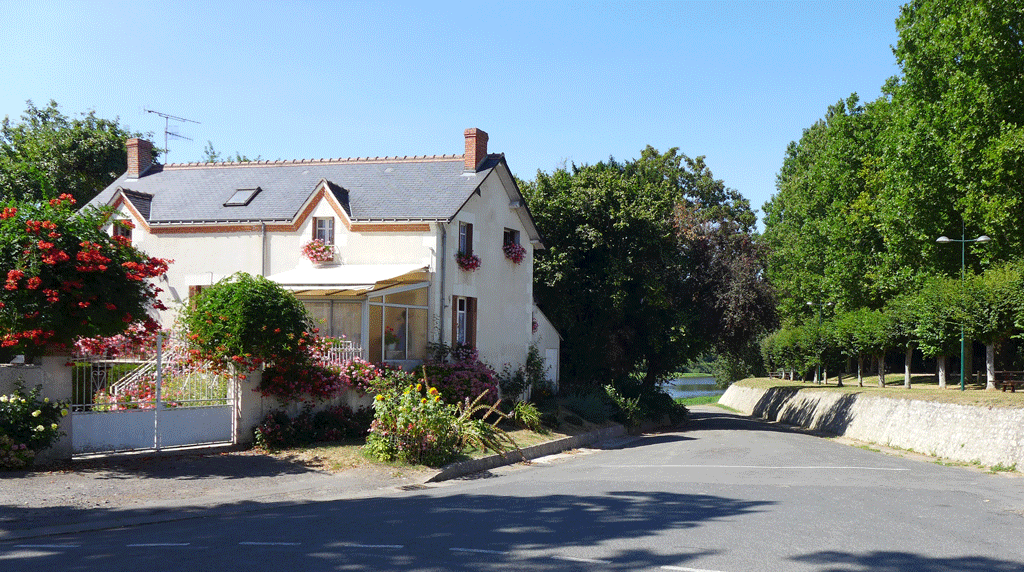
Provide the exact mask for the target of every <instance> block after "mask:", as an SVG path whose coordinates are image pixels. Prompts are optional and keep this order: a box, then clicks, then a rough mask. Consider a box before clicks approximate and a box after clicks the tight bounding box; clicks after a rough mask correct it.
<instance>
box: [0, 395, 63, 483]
mask: <svg viewBox="0 0 1024 572" xmlns="http://www.w3.org/2000/svg"><path fill="white" fill-rule="evenodd" d="M41 391H42V386H36V387H35V388H34V389H32V390H31V391H29V392H28V393H26V392H25V386H24V384H23V383H22V382H21V381H18V383H17V384H16V385H15V391H14V393H12V394H10V395H0V468H7V469H19V468H23V467H26V466H28V465H30V464H31V463H32V460H33V459H34V458H35V456H36V454H37V453H39V452H40V451H42V450H43V449H46V448H48V447H50V446H52V445H53V444H54V443H55V442H56V441H57V439H59V438H60V436H61V432H60V429H59V423H60V420H61V417H64V416H65V415H67V414H68V404H67V403H65V402H63V401H50V400H49V399H48V398H47V399H40V398H39V394H40V392H41Z"/></svg>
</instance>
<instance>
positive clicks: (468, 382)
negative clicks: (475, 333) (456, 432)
mask: <svg viewBox="0 0 1024 572" xmlns="http://www.w3.org/2000/svg"><path fill="white" fill-rule="evenodd" d="M432 350H433V352H432V353H433V356H432V357H431V358H430V359H428V360H427V361H426V362H424V364H423V365H422V366H421V368H420V369H419V370H418V371H417V377H418V378H420V377H423V376H426V382H427V383H428V384H429V385H431V386H433V387H436V388H437V389H438V391H440V392H441V395H442V396H443V398H444V400H445V401H447V402H449V403H456V402H464V401H468V400H470V399H473V398H474V397H476V396H479V395H481V394H485V395H486V397H485V398H484V403H487V404H493V403H496V402H497V401H498V382H497V374H496V373H495V372H494V370H493V369H492V368H491V366H489V365H487V364H485V363H484V362H482V361H480V359H479V354H478V353H477V351H476V349H474V348H471V347H469V346H463V345H457V346H455V347H454V348H449V347H447V346H444V345H434V346H432Z"/></svg>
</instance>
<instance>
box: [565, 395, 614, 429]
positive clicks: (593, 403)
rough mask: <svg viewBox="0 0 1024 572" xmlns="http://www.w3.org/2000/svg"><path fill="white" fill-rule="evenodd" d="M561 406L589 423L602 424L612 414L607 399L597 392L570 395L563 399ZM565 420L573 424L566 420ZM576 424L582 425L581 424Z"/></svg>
mask: <svg viewBox="0 0 1024 572" xmlns="http://www.w3.org/2000/svg"><path fill="white" fill-rule="evenodd" d="M562 405H564V406H565V408H566V409H568V410H570V411H572V412H573V413H576V414H577V415H579V416H580V417H582V418H583V419H586V420H587V421H589V422H591V423H604V422H605V421H608V418H609V417H610V416H611V414H612V411H611V408H610V407H609V406H608V401H607V397H606V396H605V395H604V394H603V392H598V391H590V392H587V393H574V394H570V395H568V396H566V397H565V398H564V400H563V402H562ZM566 420H567V421H569V422H570V423H575V422H574V421H572V420H570V419H568V418H566ZM576 424H577V425H582V423H576Z"/></svg>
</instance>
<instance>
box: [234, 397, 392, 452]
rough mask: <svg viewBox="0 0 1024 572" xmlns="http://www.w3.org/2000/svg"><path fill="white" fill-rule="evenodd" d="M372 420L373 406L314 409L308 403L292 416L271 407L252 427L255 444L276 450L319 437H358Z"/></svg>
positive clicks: (367, 428) (325, 439)
mask: <svg viewBox="0 0 1024 572" xmlns="http://www.w3.org/2000/svg"><path fill="white" fill-rule="evenodd" d="M372 420H373V410H372V409H370V408H368V407H361V408H359V409H358V410H356V411H352V409H351V408H350V407H348V406H347V405H339V406H337V407H331V408H328V409H325V410H323V411H318V412H316V413H313V411H312V409H310V408H308V407H307V408H306V409H304V410H303V411H302V413H300V414H299V415H298V417H295V418H294V419H293V418H290V417H288V414H286V413H285V412H284V411H271V412H270V413H268V414H267V416H266V417H265V418H264V419H263V422H261V423H260V424H259V425H258V426H257V427H256V429H255V430H254V437H255V441H256V446H257V447H259V448H261V449H265V450H269V451H276V450H280V449H285V448H288V447H295V446H299V445H309V444H312V443H317V442H321V441H341V440H342V439H355V438H361V437H364V436H366V432H367V431H368V430H369V428H370V422H371V421H372Z"/></svg>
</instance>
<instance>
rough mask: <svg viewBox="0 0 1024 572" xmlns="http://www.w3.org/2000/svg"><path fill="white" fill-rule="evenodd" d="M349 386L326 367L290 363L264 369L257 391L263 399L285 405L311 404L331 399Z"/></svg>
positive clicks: (277, 364) (286, 362)
mask: <svg viewBox="0 0 1024 572" xmlns="http://www.w3.org/2000/svg"><path fill="white" fill-rule="evenodd" d="M346 386H347V384H346V383H345V380H344V379H342V377H341V376H340V375H339V374H338V373H336V372H334V371H331V370H330V369H328V368H326V367H324V366H322V365H319V364H315V363H308V362H301V361H291V360H287V361H282V362H281V363H275V364H274V365H271V366H268V367H267V368H266V369H264V370H263V377H262V379H261V380H260V385H259V387H257V388H256V389H257V390H258V391H259V392H260V394H261V395H264V396H273V397H277V398H279V399H281V400H283V401H289V400H296V399H303V400H305V401H307V402H310V403H311V402H314V401H321V400H325V399H330V398H331V397H334V396H335V395H338V394H339V393H341V392H342V390H344V389H345V387H346Z"/></svg>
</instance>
